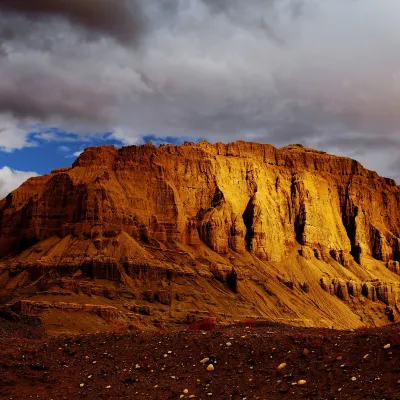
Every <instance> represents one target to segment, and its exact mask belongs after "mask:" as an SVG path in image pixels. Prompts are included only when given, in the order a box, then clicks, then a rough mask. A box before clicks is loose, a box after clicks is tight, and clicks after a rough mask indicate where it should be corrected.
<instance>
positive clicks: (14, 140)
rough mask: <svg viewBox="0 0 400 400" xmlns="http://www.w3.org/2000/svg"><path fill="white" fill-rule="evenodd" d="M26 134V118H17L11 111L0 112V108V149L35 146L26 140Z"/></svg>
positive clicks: (8, 149) (27, 130)
mask: <svg viewBox="0 0 400 400" xmlns="http://www.w3.org/2000/svg"><path fill="white" fill-rule="evenodd" d="M28 134H29V128H28V127H27V121H26V120H20V119H17V118H15V117H13V116H12V115H11V113H1V110H0V151H1V150H2V151H7V152H9V151H13V150H15V149H22V148H23V147H33V146H36V143H34V142H28V140H27V139H28Z"/></svg>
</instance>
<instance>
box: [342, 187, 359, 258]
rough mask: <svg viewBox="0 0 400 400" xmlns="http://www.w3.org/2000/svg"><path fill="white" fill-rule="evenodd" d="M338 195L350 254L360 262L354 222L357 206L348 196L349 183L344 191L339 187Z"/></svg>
mask: <svg viewBox="0 0 400 400" xmlns="http://www.w3.org/2000/svg"><path fill="white" fill-rule="evenodd" d="M339 197H340V209H341V213H342V221H343V225H344V227H345V229H346V232H347V236H348V238H349V240H350V245H351V250H350V254H351V255H352V256H353V258H354V261H355V262H356V263H358V264H360V263H361V247H360V244H359V243H358V241H357V223H356V218H357V216H358V213H359V209H358V207H357V206H355V205H354V203H353V201H352V200H351V198H350V184H349V185H347V187H346V189H345V190H344V191H343V189H342V188H339Z"/></svg>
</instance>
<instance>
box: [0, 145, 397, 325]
mask: <svg viewBox="0 0 400 400" xmlns="http://www.w3.org/2000/svg"><path fill="white" fill-rule="evenodd" d="M399 261H400V188H399V187H398V186H396V184H395V182H394V181H392V180H390V179H386V178H382V177H380V176H378V175H377V174H376V173H375V172H372V171H369V170H366V169H365V168H363V167H362V166H361V165H360V164H359V163H358V162H356V161H354V160H351V159H348V158H343V157H335V156H331V155H328V154H325V153H322V152H319V151H316V150H312V149H306V148H303V147H301V146H299V145H292V146H287V147H284V148H281V149H277V148H275V147H273V146H270V145H264V144H256V143H247V142H235V143H230V144H222V143H217V144H214V145H212V144H209V143H207V142H200V143H198V144H193V143H185V144H184V145H182V146H173V145H165V146H161V147H159V148H156V147H155V146H153V145H151V144H147V145H144V146H130V147H123V148H122V149H119V150H118V149H116V148H114V147H112V146H103V147H90V148H88V149H86V150H85V151H84V152H83V153H82V154H81V155H80V156H79V158H78V159H77V160H76V161H75V163H74V164H73V166H72V167H71V168H61V169H57V170H54V171H52V173H51V174H49V175H46V176H41V177H37V178H31V179H29V180H28V181H26V182H25V183H24V184H23V185H22V186H21V187H19V188H18V189H17V190H15V191H14V192H12V193H10V194H9V195H8V196H7V197H6V198H5V199H3V200H0V263H1V264H0V290H1V291H2V293H3V297H4V298H6V299H8V300H10V298H11V299H13V298H15V299H18V300H23V296H24V294H23V293H26V292H27V290H28V289H27V287H29V288H30V291H31V292H30V295H32V291H34V293H36V294H40V293H41V289H40V287H39V286H40V284H42V285H44V282H48V280H49V278H52V279H53V278H73V279H74V280H75V281H81V282H82V281H85V280H87V281H90V280H96V281H106V282H109V283H107V284H111V283H113V284H115V285H117V286H121V285H122V286H123V287H124V288H126V293H128V292H129V293H130V295H131V297H132V298H136V299H140V300H138V301H147V300H145V299H143V297H142V296H140V295H139V289H138V288H139V287H141V289H143V290H141V292H143V291H144V289H148V290H150V289H151V290H153V291H154V293H157V294H156V295H155V296H153V299H154V298H155V299H158V302H157V304H161V305H162V306H165V307H170V314H171V309H172V310H173V309H174V308H173V307H174V293H173V290H175V289H177V288H176V287H175V286H174V285H176V283H175V282H176V281H175V279H176V278H177V277H180V278H179V279H183V281H184V286H185V291H186V292H187V295H188V296H186V297H189V298H191V299H192V300H193V301H194V299H196V301H195V303H196V307H198V308H199V309H201V308H202V307H203V308H206V309H207V310H208V312H209V313H211V314H212V313H218V312H220V314H225V315H227V314H231V313H230V312H229V310H230V311H232V310H231V308H232V306H234V310H235V315H234V316H233V317H235V318H237V319H240V318H247V317H249V315H253V316H254V317H255V316H258V317H260V318H267V319H274V320H284V319H285V318H287V319H290V320H293V319H296V318H297V319H299V320H302V321H309V324H312V325H332V324H333V325H335V324H336V325H337V326H338V327H349V326H359V325H362V324H363V325H365V324H377V325H381V324H383V323H385V322H387V318H386V319H385V312H384V311H382V320H381V319H380V317H379V318H377V317H374V316H375V315H376V312H374V311H372V307H373V306H372V303H374V302H375V300H376V301H378V302H379V303H382V310H384V306H385V305H386V306H388V305H396V304H397V299H398V291H399V290H400V289H398V283H399V282H400V276H399V273H400V270H399ZM278 275H279V276H281V277H284V278H285V279H284V280H282V279H278V278H277V276H278ZM374 279H380V280H381V281H380V283H379V284H375V283H373V281H374ZM289 281H290V282H292V285H291V287H288V285H285V284H284V283H282V282H289ZM40 282H41V283H40ZM371 282H372V283H371ZM105 284H106V283H105ZM161 284H162V285H164V286H165V285H172V286H173V287H172V289H173V290H172V289H171V290H170V291H166V290H165V288H164V287H158V289H157V290H154V289H155V288H153V287H151V286H152V285H153V286H154V285H161ZM146 285H147V287H146V288H144V286H146ZM199 285H200V286H199ZM304 288H306V290H305V289H304ZM204 292H205V294H204ZM126 293H125V295H126ZM224 293H225V294H224ZM328 293H329V295H328ZM202 296H203V297H202ZM254 296H255V297H254ZM207 298H208V300H206V299H207ZM210 298H212V300H210ZM316 299H317V300H316ZM359 299H361V300H362V302H364V303H365V302H367V304H364V303H363V304H360V305H359V304H358V302H359V301H361V300H359ZM8 300H7V301H8ZM118 301H119V303H118V304H120V305H121V304H122V303H123V301H122V300H121V299H119V300H118ZM153 301H154V300H153ZM315 301H319V302H320V303H321V304H320V306H321V310H322V311H321V310H319V309H318V307H316V306H315ZM192 303H193V302H192ZM239 303H240V304H239ZM188 304H190V300H188ZM370 304H371V305H370ZM143 305H144V304H143ZM201 305H203V306H201ZM375 306H376V304H375ZM160 307H161V306H160ZM304 307H307V308H310V309H311V311H305V310H304V309H303V308H304ZM369 307H370V308H371V313H369V311H368V310H369ZM182 309H183V310H184V308H182ZM192 311H193V310H192ZM346 313H348V314H347V316H346ZM349 315H350V317H349ZM345 317H346V318H345ZM177 318H178V319H179V316H177ZM391 318H392V317H391ZM393 318H394V319H396V318H397V311H396V312H395V315H394V317H393ZM346 320H347V321H348V322H343V321H346ZM310 321H311V322H310ZM322 321H325V322H322Z"/></svg>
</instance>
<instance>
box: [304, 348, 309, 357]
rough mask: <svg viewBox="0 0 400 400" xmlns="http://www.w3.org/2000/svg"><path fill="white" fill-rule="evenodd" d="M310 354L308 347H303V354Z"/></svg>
mask: <svg viewBox="0 0 400 400" xmlns="http://www.w3.org/2000/svg"><path fill="white" fill-rule="evenodd" d="M309 354H310V350H308V349H304V350H303V356H306V357H307V356H308V355H309Z"/></svg>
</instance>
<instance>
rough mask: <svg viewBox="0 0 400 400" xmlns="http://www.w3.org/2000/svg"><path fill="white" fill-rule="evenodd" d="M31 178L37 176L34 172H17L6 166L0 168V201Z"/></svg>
mask: <svg viewBox="0 0 400 400" xmlns="http://www.w3.org/2000/svg"><path fill="white" fill-rule="evenodd" d="M33 176H38V174H37V173H36V172H27V171H17V170H14V169H11V168H9V167H7V166H5V167H3V168H0V199H2V198H4V197H6V196H7V195H8V194H9V193H10V192H12V191H13V190H14V189H16V188H17V187H18V186H20V185H21V184H22V183H24V182H25V181H26V180H27V179H28V178H31V177H33Z"/></svg>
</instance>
